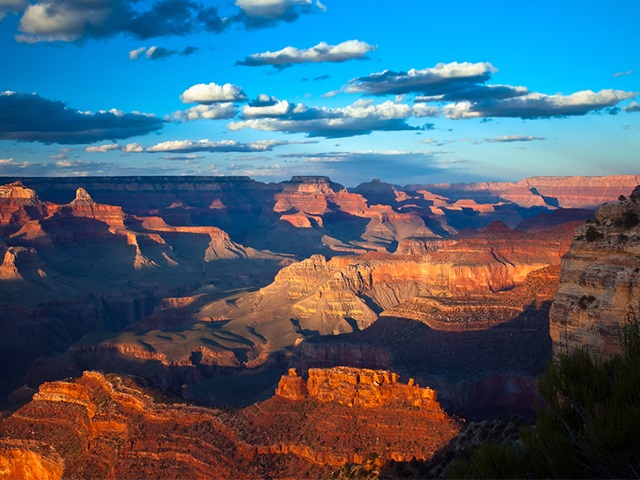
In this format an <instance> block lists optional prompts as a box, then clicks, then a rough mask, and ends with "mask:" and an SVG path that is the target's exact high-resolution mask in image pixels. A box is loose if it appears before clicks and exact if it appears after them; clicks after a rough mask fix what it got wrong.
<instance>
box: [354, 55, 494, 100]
mask: <svg viewBox="0 0 640 480" xmlns="http://www.w3.org/2000/svg"><path fill="white" fill-rule="evenodd" d="M497 71H498V70H497V69H496V68H495V67H494V66H493V65H491V64H490V63H488V62H480V63H469V62H463V63H458V62H452V63H439V64H437V65H436V66H435V67H432V68H425V69H422V70H417V69H415V68H412V69H411V70H409V71H408V72H394V71H391V70H384V71H383V72H380V73H373V74H371V75H369V76H368V77H359V78H354V79H353V80H351V81H350V82H349V83H348V84H347V85H346V86H345V87H343V91H345V92H347V93H369V94H372V95H387V94H402V93H423V94H425V95H440V94H443V93H446V92H448V91H450V90H452V89H455V88H460V86H462V85H469V84H477V83H483V82H485V81H487V80H489V79H490V78H491V74H493V73H495V72H497Z"/></svg>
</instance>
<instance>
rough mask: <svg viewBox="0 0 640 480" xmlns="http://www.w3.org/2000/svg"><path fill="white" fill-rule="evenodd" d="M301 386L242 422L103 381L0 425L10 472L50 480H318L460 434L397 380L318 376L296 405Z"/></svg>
mask: <svg viewBox="0 0 640 480" xmlns="http://www.w3.org/2000/svg"><path fill="white" fill-rule="evenodd" d="M295 379H299V380H301V378H300V377H297V376H296V375H295V373H291V372H290V374H289V375H288V376H287V377H284V379H283V380H282V381H281V382H280V386H279V388H278V395H276V396H273V397H271V398H270V399H268V400H266V401H263V402H261V403H259V404H256V405H253V406H251V407H247V408H244V409H240V410H234V411H223V410H213V409H207V408H202V407H194V406H190V405H186V404H183V403H169V402H167V399H163V398H161V397H159V396H158V394H157V393H154V392H152V391H148V390H144V389H143V388H141V387H139V386H138V385H137V384H136V383H135V382H134V381H133V380H131V379H129V378H127V377H118V376H114V375H104V374H101V373H97V372H85V373H84V375H83V376H82V377H81V378H79V379H77V380H74V381H64V382H53V383H45V384H43V385H42V386H41V387H40V389H39V391H38V393H36V394H35V395H34V397H33V400H32V401H31V402H30V403H28V404H27V405H26V406H24V407H22V408H21V409H20V410H19V411H18V412H17V413H16V414H15V415H13V416H12V417H10V418H9V419H7V420H5V421H4V422H3V423H2V424H0V435H1V436H2V438H3V440H2V442H0V465H8V467H7V468H8V470H6V471H9V472H11V473H12V474H16V475H17V476H20V475H21V474H22V473H25V472H26V473H29V474H32V475H33V476H32V477H31V478H43V479H44V478H51V479H58V478H97V477H100V478H102V477H106V478H144V477H146V476H149V475H156V476H158V477H160V478H211V477H224V478H231V477H234V478H238V477H243V478H245V477H252V478H263V477H300V476H302V477H305V478H311V477H313V478H316V477H318V476H326V475H328V474H329V472H331V471H332V470H334V469H336V468H338V467H340V466H342V465H344V464H345V463H363V462H364V461H365V460H366V456H367V455H371V454H375V455H377V456H378V457H379V458H381V459H382V460H386V459H389V460H391V459H394V460H398V461H408V460H410V459H411V458H414V457H415V458H420V459H429V458H431V457H432V456H433V454H434V453H435V452H436V451H437V450H439V449H441V448H443V447H444V446H445V445H446V444H447V443H448V442H449V441H450V440H451V439H452V438H454V437H455V436H456V435H457V434H458V432H459V429H460V427H459V425H458V423H456V422H455V421H453V420H452V419H451V418H450V417H448V416H447V415H446V414H445V413H444V411H443V410H442V409H441V408H440V406H439V405H438V403H437V400H436V397H435V392H433V391H432V390H429V389H425V388H419V387H418V386H415V385H413V384H412V381H411V380H410V381H409V383H408V384H402V383H400V382H399V381H398V379H397V376H396V375H395V374H393V373H391V372H385V371H371V370H356V369H332V370H330V371H322V370H317V371H313V372H312V373H311V377H310V380H309V385H310V388H309V389H308V392H309V394H306V393H303V392H302V389H301V390H300V391H301V394H300V395H299V396H297V397H296V396H295V395H292V394H291V389H290V386H289V387H285V386H284V385H290V384H291V383H292V380H295ZM311 379H314V380H311ZM354 382H355V383H354ZM287 392H288V393H287ZM285 393H287V394H285ZM350 399H351V400H350ZM330 426H332V427H331V428H329V427H330ZM13 478H18V477H13ZM22 478H24V477H22Z"/></svg>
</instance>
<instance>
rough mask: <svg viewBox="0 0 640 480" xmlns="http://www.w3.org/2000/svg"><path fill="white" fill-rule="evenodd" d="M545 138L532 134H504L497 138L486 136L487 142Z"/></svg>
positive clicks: (527, 140) (525, 140) (528, 140)
mask: <svg viewBox="0 0 640 480" xmlns="http://www.w3.org/2000/svg"><path fill="white" fill-rule="evenodd" d="M535 140H544V137H533V136H531V135H502V136H501V137H496V138H485V142H490V143H511V142H533V141H535Z"/></svg>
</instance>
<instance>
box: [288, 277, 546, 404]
mask: <svg viewBox="0 0 640 480" xmlns="http://www.w3.org/2000/svg"><path fill="white" fill-rule="evenodd" d="M558 275H559V267H558V266H557V265H556V266H552V267H547V268H544V269H541V270H537V271H534V272H532V273H530V274H529V275H528V277H527V278H526V279H525V281H524V282H522V283H521V284H520V285H518V286H516V287H514V288H513V289H510V290H505V291H501V292H496V293H485V294H463V295H459V296H450V297H425V296H417V297H413V298H411V299H409V300H407V301H406V302H403V303H401V304H399V305H398V306H396V307H394V308H391V309H388V310H385V311H384V312H382V314H381V315H380V318H379V319H378V320H377V321H376V322H375V323H373V324H372V325H371V326H370V327H369V328H367V329H365V330H362V331H360V332H354V333H352V334H349V335H342V336H341V337H339V338H335V337H333V338H330V337H329V338H327V337H318V338H314V339H310V340H308V341H305V342H303V343H301V344H300V345H298V346H297V347H296V349H295V352H294V355H293V356H292V359H291V363H290V365H291V366H292V367H298V368H299V371H301V372H304V370H303V369H302V368H301V367H302V366H307V368H310V367H314V366H322V367H325V368H327V367H329V366H331V363H330V362H331V360H333V361H334V363H333V365H334V366H335V365H341V363H340V362H339V360H340V357H342V358H348V357H351V358H360V359H362V362H361V365H362V366H364V367H365V368H380V367H376V365H375V363H374V362H378V361H380V360H381V359H383V358H385V357H386V361H387V364H386V366H385V367H383V368H385V369H388V370H391V371H395V372H398V373H400V374H402V375H403V376H404V375H406V376H410V377H414V378H415V379H416V381H419V382H420V383H421V384H428V385H430V386H431V387H432V388H434V389H435V390H436V391H437V392H438V398H439V399H440V401H441V402H442V403H443V405H446V406H447V407H448V408H451V409H453V411H455V412H457V413H458V414H461V415H465V416H466V415H476V414H491V415H495V414H498V415H500V414H505V413H517V414H523V415H534V414H535V409H536V408H537V405H538V401H539V399H538V396H537V393H536V388H535V378H536V376H537V375H539V374H540V373H541V372H542V371H543V369H544V368H545V366H546V365H547V363H548V360H549V358H550V355H551V339H550V338H549V321H548V315H549V308H550V305H551V302H552V300H553V298H554V297H555V294H556V288H557V283H558ZM358 350H360V352H361V353H360V355H358V354H357V353H356V352H357V351H358ZM339 352H341V353H340V354H339ZM374 353H375V354H374ZM368 362H370V363H368Z"/></svg>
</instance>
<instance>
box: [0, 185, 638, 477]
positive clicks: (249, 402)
mask: <svg viewBox="0 0 640 480" xmlns="http://www.w3.org/2000/svg"><path fill="white" fill-rule="evenodd" d="M638 184H640V176H638V175H624V176H613V177H534V178H528V179H524V180H522V181H520V182H485V183H477V184H449V185H444V184H437V185H436V184H433V185H426V184H425V185H407V186H404V187H402V186H398V185H391V184H388V183H384V182H382V181H380V180H377V179H376V180H373V181H371V182H367V183H363V184H361V185H359V186H357V187H355V188H345V187H344V186H342V185H339V184H337V183H335V182H332V181H331V179H330V178H328V177H293V178H292V179H291V180H290V181H285V182H280V183H262V182H258V181H255V180H252V179H250V178H248V177H87V178H56V179H53V178H16V179H6V185H4V186H0V317H1V318H2V322H0V335H1V336H2V338H3V342H2V343H1V344H0V362H1V363H2V365H3V369H2V374H1V375H0V401H2V402H3V403H2V415H3V418H4V420H3V421H2V422H0V471H8V470H7V469H9V468H12V469H13V470H11V472H12V475H13V476H24V475H30V474H31V473H25V472H35V473H33V475H34V476H35V477H36V478H62V477H64V478H73V477H79V478H84V477H91V478H94V477H110V476H111V477H113V476H115V477H116V478H137V477H140V476H145V475H146V474H148V473H149V472H150V471H152V470H153V471H156V470H157V469H161V470H160V471H161V472H162V475H161V476H163V477H172V476H174V477H175V476H176V475H177V476H184V475H186V476H188V477H189V478H200V477H202V478H207V477H211V476H214V477H215V476H218V477H220V476H222V477H229V476H244V477H246V476H250V477H265V476H276V477H282V476H285V477H286V476H298V475H300V474H304V473H305V472H306V474H308V475H307V476H312V477H318V476H323V475H324V476H326V475H328V474H330V473H331V472H333V471H335V470H337V469H339V468H341V467H343V466H344V465H347V464H352V463H355V464H362V463H364V462H366V461H372V459H373V458H374V457H375V458H377V459H379V460H376V461H379V462H384V461H387V460H389V461H390V460H394V461H409V460H411V459H412V458H416V459H423V460H428V459H429V458H431V457H432V456H433V455H434V454H435V452H436V451H438V450H439V449H442V448H444V447H445V446H446V445H447V444H448V443H449V442H450V441H451V439H453V438H454V437H455V436H456V435H458V433H459V432H460V429H461V428H463V427H462V424H461V423H460V421H459V420H456V418H458V417H454V416H453V415H457V416H459V417H462V418H472V419H475V418H477V419H481V418H496V417H499V416H501V415H514V414H515V415H519V416H521V417H523V418H529V419H530V418H533V417H535V412H536V409H537V408H538V407H539V405H540V403H539V402H540V399H539V396H538V394H537V391H536V378H537V376H538V375H539V374H540V373H541V372H542V371H543V370H544V368H545V366H546V365H547V363H548V362H549V359H550V358H551V356H552V355H560V354H561V353H562V352H566V351H571V350H573V349H576V348H587V349H589V350H590V351H592V352H593V353H594V354H596V355H611V354H614V353H617V352H619V351H620V345H621V344H620V341H621V338H622V337H623V336H624V331H625V326H626V325H627V324H628V323H629V322H630V321H632V320H633V319H634V318H636V319H637V315H638V311H640V303H638V302H640V291H638V289H637V287H638V285H640V278H638V275H639V273H638V272H639V271H640V264H638V259H639V258H640V250H639V247H638V245H639V244H640V243H639V239H640V232H639V230H638V229H639V228H640V226H639V223H640V221H638V218H639V215H640V206H639V205H640V190H639V189H638V188H636V187H637V186H638ZM634 189H635V190H634ZM585 222H586V223H585ZM400 378H402V379H404V380H403V381H400V380H399V379H400ZM418 385H422V386H423V387H419V386H418ZM33 392H37V393H35V395H34V394H33ZM31 395H33V397H32V398H31ZM354 412H357V413H354ZM5 417H6V418H5ZM53 425H56V427H55V428H58V427H60V428H61V429H62V430H61V431H62V432H64V433H63V434H60V435H59V438H58V437H56V435H54V433H53V431H54V430H55V429H54V427H53ZM347 432H349V433H347ZM350 432H358V433H357V435H356V436H355V437H354V438H353V439H352V438H351V433H350Z"/></svg>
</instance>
